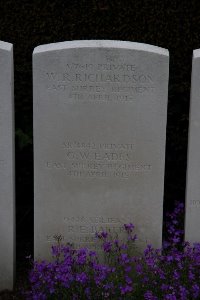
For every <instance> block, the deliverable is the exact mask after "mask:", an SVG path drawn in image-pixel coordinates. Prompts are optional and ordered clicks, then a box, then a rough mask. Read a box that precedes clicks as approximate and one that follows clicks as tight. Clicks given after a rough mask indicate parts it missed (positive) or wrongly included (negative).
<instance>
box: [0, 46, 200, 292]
mask: <svg viewBox="0 0 200 300" xmlns="http://www.w3.org/2000/svg"><path fill="white" fill-rule="evenodd" d="M168 65H169V57H168V51H167V50H165V49H162V48H158V47H155V46H150V45H145V44H138V43H131V42H120V41H74V42H64V43H58V44H49V45H44V46H39V47H37V48H36V49H35V51H34V54H33V69H34V70H33V77H34V186H35V188H34V194H35V213H34V217H35V228H34V229H35V237H34V240H35V258H36V259H38V258H45V257H48V256H49V254H48V253H50V251H49V250H50V246H51V244H52V243H53V242H54V241H55V236H61V237H62V238H63V241H64V242H71V243H73V244H74V245H75V246H76V247H80V246H88V247H90V248H91V249H95V250H98V247H99V246H98V245H96V240H95V238H94V236H95V232H96V231H99V230H103V229H110V230H111V232H112V233H113V234H117V235H119V236H120V235H121V234H122V231H123V230H122V227H123V224H124V223H129V222H132V223H134V224H135V225H136V232H137V233H138V235H139V240H138V242H137V247H138V249H139V250H141V249H143V248H144V247H145V246H146V244H147V243H149V242H151V243H152V244H153V245H154V246H155V247H160V246H161V242H162V210H163V183H164V161H165V133H166V115H167V93H168ZM199 76H200V50H195V51H194V55H193V71H192V90H191V108H190V129H189V147H188V171H187V192H186V225H185V238H186V240H189V241H190V242H197V241H199V240H200V234H199V230H198V227H199V215H200V196H199V195H200V181H199V178H200V171H199V170H200V159H199V155H200V154H199V153H200V113H199V112H200V101H199V95H200V85H199ZM13 123H14V118H13V54H12V45H11V44H8V43H4V42H0V240H1V241H3V242H2V243H0V290H1V289H5V288H12V287H13V274H14V261H15V251H14V244H15V243H14V239H15V232H14V221H15V217H14V210H15V209H14V156H13V153H14V139H13V132H14V131H13Z"/></svg>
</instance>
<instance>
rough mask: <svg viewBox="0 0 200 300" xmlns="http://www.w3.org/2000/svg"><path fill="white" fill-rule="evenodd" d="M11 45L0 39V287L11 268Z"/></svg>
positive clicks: (9, 280) (9, 281)
mask: <svg viewBox="0 0 200 300" xmlns="http://www.w3.org/2000/svg"><path fill="white" fill-rule="evenodd" d="M13 110H14V105H13V47H12V44H9V43H5V42H1V41H0V241H1V242H0V290H3V289H12V288H13V277H14V268H15V200H14V198H15V197H14V194H15V193H14V128H13V123H14V121H13V120H14V113H13Z"/></svg>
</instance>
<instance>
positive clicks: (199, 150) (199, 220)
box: [185, 50, 200, 242]
mask: <svg viewBox="0 0 200 300" xmlns="http://www.w3.org/2000/svg"><path fill="white" fill-rule="evenodd" d="M199 226H200V50H194V52H193V62H192V80H191V100H190V117H189V138H188V166H187V185H186V218H185V240H186V241H189V242H200V231H199Z"/></svg>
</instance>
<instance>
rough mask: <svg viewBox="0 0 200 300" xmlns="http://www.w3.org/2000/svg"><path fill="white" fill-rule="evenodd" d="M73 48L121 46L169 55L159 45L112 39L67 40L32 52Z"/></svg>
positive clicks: (41, 46) (42, 46)
mask: <svg viewBox="0 0 200 300" xmlns="http://www.w3.org/2000/svg"><path fill="white" fill-rule="evenodd" d="M73 48H121V49H131V50H138V51H146V52H151V53H156V54H160V55H165V56H169V51H168V50H167V49H164V48H161V47H157V46H152V45H148V44H143V43H135V42H127V41H114V40H77V41H67V42H60V43H52V44H46V45H40V46H38V47H36V48H35V49H34V52H33V54H37V53H41V52H49V51H57V50H63V49H73Z"/></svg>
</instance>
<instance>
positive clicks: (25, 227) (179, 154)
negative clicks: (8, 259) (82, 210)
mask: <svg viewBox="0 0 200 300" xmlns="http://www.w3.org/2000/svg"><path fill="white" fill-rule="evenodd" d="M199 2H200V1H192V0H180V1H178V0H172V1H170V0H169V1H164V0H160V1H148V0H145V1H144V0H51V1H42V0H40V1H39V0H38V1H34V0H33V1H29V0H20V1H18V0H15V1H11V0H10V1H9V0H0V40H3V41H7V42H10V43H13V44H14V60H15V119H16V205H17V259H18V261H21V260H23V259H24V257H25V255H28V254H30V253H32V245H33V141H32V62H31V60H32V51H33V49H34V47H36V46H38V45H40V44H47V43H53V42H61V41H70V40H82V39H111V40H127V41H134V42H142V43H148V44H152V45H156V46H160V47H163V48H167V49H169V51H170V82H169V105H168V125H167V147H166V176H165V208H166V209H170V208H171V207H172V206H173V204H174V202H175V200H179V201H184V197H185V176H186V160H187V132H188V112H189V100H190V77H191V63H192V51H193V49H196V48H200V3H199Z"/></svg>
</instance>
